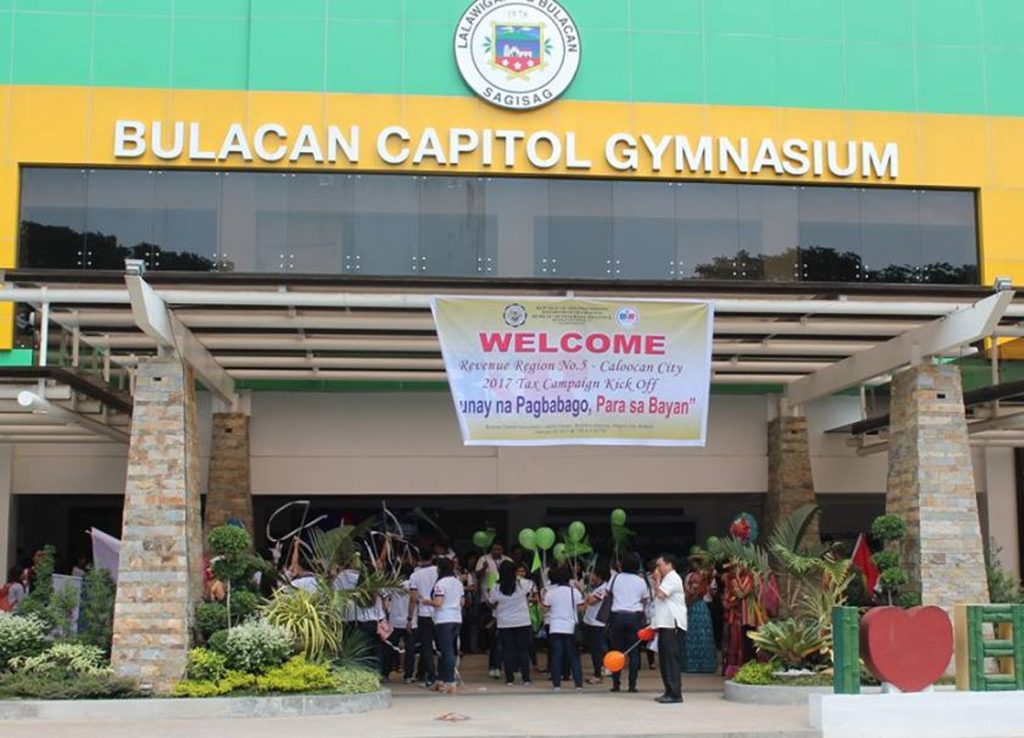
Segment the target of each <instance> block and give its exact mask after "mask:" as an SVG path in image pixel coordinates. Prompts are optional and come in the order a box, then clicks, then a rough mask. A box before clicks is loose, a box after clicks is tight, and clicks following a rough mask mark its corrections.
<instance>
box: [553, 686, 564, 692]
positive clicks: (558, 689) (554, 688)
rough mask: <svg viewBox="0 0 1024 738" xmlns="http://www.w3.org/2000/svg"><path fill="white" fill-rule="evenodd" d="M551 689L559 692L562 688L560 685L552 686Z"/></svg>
mask: <svg viewBox="0 0 1024 738" xmlns="http://www.w3.org/2000/svg"><path fill="white" fill-rule="evenodd" d="M551 691H552V692H561V691H562V688H561V687H553V688H552V690H551Z"/></svg>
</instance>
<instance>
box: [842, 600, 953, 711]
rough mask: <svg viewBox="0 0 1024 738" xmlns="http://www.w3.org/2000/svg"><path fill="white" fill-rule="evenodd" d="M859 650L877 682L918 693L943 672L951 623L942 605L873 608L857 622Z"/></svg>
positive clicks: (950, 640)
mask: <svg viewBox="0 0 1024 738" xmlns="http://www.w3.org/2000/svg"><path fill="white" fill-rule="evenodd" d="M860 653H861V656H862V657H863V658H864V663H865V664H867V667H868V669H869V670H870V671H871V673H872V674H874V675H875V676H876V677H877V678H878V679H879V681H882V682H889V683H890V684H893V685H895V686H896V687H898V688H899V689H900V690H902V691H904V692H920V691H921V690H922V689H924V688H925V687H927V686H929V685H931V684H934V683H935V682H936V681H937V680H938V679H939V677H941V676H942V675H943V674H945V673H946V668H947V667H948V666H949V661H950V659H951V658H952V657H953V626H952V625H951V624H950V622H949V615H947V614H946V611H945V610H943V609H942V608H941V607H935V606H934V605H929V606H927V607H913V608H911V609H909V610H904V609H903V608H901V607H875V608H872V609H871V610H868V613H867V614H866V615H865V616H864V617H863V618H862V619H861V621H860Z"/></svg>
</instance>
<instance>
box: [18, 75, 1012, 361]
mask: <svg viewBox="0 0 1024 738" xmlns="http://www.w3.org/2000/svg"><path fill="white" fill-rule="evenodd" d="M119 119H131V120H139V121H143V122H146V124H147V126H149V125H151V123H152V122H153V121H163V122H164V123H165V125H170V124H172V123H173V122H174V121H187V122H197V123H199V124H200V126H201V129H202V131H203V136H204V138H207V139H208V141H207V142H204V143H208V145H206V146H205V148H217V147H219V146H220V143H221V140H222V137H223V135H224V133H225V132H226V131H227V130H228V128H229V126H230V125H231V124H232V123H241V124H242V125H243V126H244V127H245V128H246V129H247V130H248V131H252V130H254V129H255V128H256V127H258V126H259V125H262V124H264V123H270V122H273V123H277V124H280V125H281V126H283V127H285V128H287V129H288V130H289V132H290V133H291V132H298V130H299V129H300V127H301V126H302V125H305V124H309V125H312V126H314V127H315V128H316V129H317V130H318V131H323V130H326V128H327V126H328V125H336V126H339V127H340V128H342V129H347V128H348V127H349V126H353V125H358V126H359V127H360V133H361V138H362V141H361V144H362V145H361V154H362V155H361V158H360V161H359V163H358V164H356V165H349V164H348V163H346V162H341V163H339V164H335V165H330V164H325V165H317V164H315V163H313V162H312V161H310V159H309V157H303V158H302V160H301V161H299V162H298V163H295V164H293V163H291V162H289V161H287V159H286V160H284V161H281V162H277V163H273V164H271V163H267V162H263V161H255V162H253V163H251V164H248V163H246V162H244V161H242V160H241V157H239V156H232V157H231V159H230V160H229V161H226V162H223V161H215V162H197V161H191V160H189V158H188V157H187V156H182V157H180V158H178V159H177V160H175V161H166V160H161V159H158V158H157V157H155V156H153V155H152V152H150V153H148V154H147V155H146V156H144V157H142V158H137V159H118V158H115V157H114V128H115V122H116V121H117V120H119ZM393 125H398V126H402V127H404V128H405V129H408V130H409V132H410V134H411V135H412V137H413V140H414V143H415V140H416V139H417V138H418V137H419V136H420V135H421V133H422V131H423V129H425V128H428V127H432V128H435V129H437V130H438V131H439V132H441V131H444V132H446V131H447V130H448V129H450V128H455V127H464V128H472V129H476V130H483V129H492V130H497V129H514V130H525V131H528V132H535V131H540V130H550V131H552V132H554V133H556V134H564V133H565V132H573V133H574V134H575V137H576V141H577V148H578V153H579V154H580V155H581V156H583V157H585V158H588V159H590V160H591V161H592V167H591V168H590V169H588V170H585V171H584V170H579V169H570V168H567V167H566V163H565V159H564V157H563V159H562V161H561V163H559V164H558V165H556V166H555V167H553V168H550V169H545V170H538V169H535V168H533V167H529V166H527V165H526V163H525V162H521V164H522V166H517V168H516V169H514V170H509V169H506V168H505V167H504V166H503V165H499V164H500V157H499V156H498V155H497V153H496V154H495V158H496V159H498V160H499V162H498V163H496V165H494V166H491V167H485V166H483V165H482V164H481V160H480V154H479V151H477V152H474V153H471V154H464V155H463V156H462V158H461V161H460V163H459V165H458V166H457V167H455V166H445V165H437V164H436V163H434V162H433V161H432V160H431V159H427V160H425V161H424V162H423V163H422V164H420V165H418V166H414V165H412V164H411V163H409V162H408V161H407V162H406V163H404V164H399V165H387V164H385V163H383V162H381V161H380V159H379V158H378V157H377V156H376V150H375V147H376V137H377V134H378V133H379V132H380V131H381V130H383V129H384V128H386V127H387V126H393ZM617 132H626V133H631V134H634V135H637V136H638V135H639V134H641V133H648V134H650V135H651V136H654V137H660V136H663V135H677V134H678V135H685V136H687V137H689V138H690V139H691V140H696V139H697V138H698V137H700V136H705V135H710V136H713V137H716V138H717V137H719V136H724V137H728V138H732V139H739V138H742V137H747V138H749V139H751V141H752V142H753V141H758V140H760V139H763V138H771V139H774V140H776V141H778V142H780V144H781V142H782V141H785V140H786V139H790V138H799V139H805V140H815V139H820V140H824V141H827V140H835V141H838V142H846V141H870V142H873V143H875V144H876V145H878V146H882V145H884V144H886V143H896V144H897V145H898V147H899V176H898V177H897V178H896V179H895V180H891V179H888V178H883V179H874V178H872V179H865V178H862V177H860V176H855V177H850V178H847V179H840V178H837V177H834V176H831V175H829V174H825V175H824V176H820V177H816V176H812V175H804V176H799V177H797V176H791V175H779V174H776V173H775V172H774V171H773V170H772V169H770V168H769V169H766V170H762V171H761V172H760V173H759V174H756V175H755V174H750V175H745V176H737V175H736V174H735V173H733V174H731V175H729V174H727V175H722V174H720V173H718V172H717V171H712V172H711V173H710V174H703V173H702V174H700V175H699V176H698V175H692V174H687V175H683V176H682V177H681V175H679V174H677V173H676V172H675V171H673V168H672V167H671V166H669V167H666V168H664V169H663V171H661V172H655V171H652V170H651V166H650V159H649V158H648V157H641V158H640V165H639V168H638V169H637V171H635V172H621V171H617V170H616V169H614V168H613V167H611V166H610V165H609V164H608V163H607V162H606V161H605V158H604V145H605V142H606V140H607V139H608V137H609V136H611V135H612V134H614V133H617ZM168 138H169V137H168ZM47 164H52V165H71V166H75V165H94V166H153V167H156V166H159V167H175V166H187V167H196V168H204V167H214V168H219V169H292V170H296V171H298V170H305V171H310V170H311V171H318V170H324V169H331V170H334V171H389V172H399V171H423V172H435V171H442V172H449V173H461V174H490V175H507V174H531V175H536V174H555V175H567V176H587V177H643V178H648V177H650V178H665V179H680V178H684V179H700V180H711V181H773V182H785V183H788V184H801V183H807V184H811V183H815V182H841V183H844V184H850V185H858V184H861V185H868V184H870V185H876V184H891V185H897V186H909V187H913V186H918V187H956V188H967V189H977V190H979V191H980V196H979V211H980V212H979V228H980V231H981V249H982V253H981V255H982V259H983V261H982V281H983V283H985V284H991V282H992V280H993V279H994V278H995V277H996V276H1008V277H1011V278H1013V279H1014V281H1015V282H1016V283H1021V284H1024V250H1022V249H1021V248H1020V247H1019V245H1018V244H1019V240H1020V238H1019V234H1020V233H1021V231H1024V118H1010V117H984V116H970V115H964V116H959V115H935V114H910V113H878V112H864V111H842V110H803V109H789V108H753V107H725V106H700V105H667V104H657V103H609V102H579V101H566V100H562V101H559V102H557V103H554V104H552V105H550V106H548V107H545V108H541V109H539V110H536V111H533V112H529V113H519V112H511V111H506V110H501V109H498V108H495V107H492V106H490V105H488V104H486V103H483V102H481V101H479V100H474V99H471V98H465V97H459V98H448V97H425V96H389V95H366V94H360V95H352V94H319V93H286V92H234V91H223V92H217V91H194V90H155V89H121V88H99V87H95V88H90V87H58V86H3V87H0V266H4V267H11V266H14V264H15V257H16V243H17V222H18V219H17V210H18V189H19V186H18V168H19V166H22V165H47ZM3 307H4V308H6V307H7V306H3ZM9 326H10V321H9V320H7V319H5V316H3V315H0V345H4V346H10V339H11V336H10V328H9Z"/></svg>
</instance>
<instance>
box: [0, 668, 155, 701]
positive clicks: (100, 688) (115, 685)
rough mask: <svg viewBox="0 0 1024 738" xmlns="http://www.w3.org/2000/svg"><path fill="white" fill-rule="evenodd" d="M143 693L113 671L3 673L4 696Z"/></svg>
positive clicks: (85, 696) (67, 697)
mask: <svg viewBox="0 0 1024 738" xmlns="http://www.w3.org/2000/svg"><path fill="white" fill-rule="evenodd" d="M141 696H143V695H142V694H141V693H140V691H139V686H138V684H137V683H136V682H134V681H133V680H131V679H126V678H124V677H117V676H113V675H111V674H78V675H76V676H71V677H69V676H65V675H60V674H57V675H55V674H54V673H46V672H44V673H38V672H31V673H29V672H19V673H9V674H0V699H10V698H22V699H37V700H95V699H112V698H124V697H141Z"/></svg>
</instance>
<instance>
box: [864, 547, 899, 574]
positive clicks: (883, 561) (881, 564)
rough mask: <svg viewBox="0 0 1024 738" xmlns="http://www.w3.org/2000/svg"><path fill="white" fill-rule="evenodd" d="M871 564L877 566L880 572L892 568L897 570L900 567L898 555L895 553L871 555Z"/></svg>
mask: <svg viewBox="0 0 1024 738" xmlns="http://www.w3.org/2000/svg"><path fill="white" fill-rule="evenodd" d="M871 563H872V564H874V565H875V566H877V567H878V568H879V570H880V571H885V570H886V569H892V568H896V569H898V568H899V566H900V555H899V554H898V553H896V552H895V551H879V552H877V553H873V554H871Z"/></svg>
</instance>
